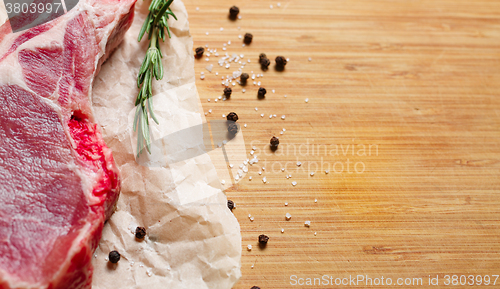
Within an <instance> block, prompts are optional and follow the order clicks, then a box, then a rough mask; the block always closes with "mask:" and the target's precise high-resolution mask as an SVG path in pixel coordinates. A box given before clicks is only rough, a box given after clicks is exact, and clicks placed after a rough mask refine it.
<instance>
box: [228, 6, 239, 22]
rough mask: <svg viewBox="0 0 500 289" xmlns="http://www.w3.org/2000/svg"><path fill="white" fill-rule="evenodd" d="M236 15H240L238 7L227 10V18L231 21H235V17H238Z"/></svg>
mask: <svg viewBox="0 0 500 289" xmlns="http://www.w3.org/2000/svg"><path fill="white" fill-rule="evenodd" d="M238 13H240V9H239V8H238V7H236V6H233V7H231V8H229V17H231V19H235V18H236V16H238Z"/></svg>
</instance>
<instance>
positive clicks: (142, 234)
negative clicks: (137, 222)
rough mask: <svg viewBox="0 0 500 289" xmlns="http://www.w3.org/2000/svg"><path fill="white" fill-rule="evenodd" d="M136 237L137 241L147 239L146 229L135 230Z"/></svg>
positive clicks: (138, 228)
mask: <svg viewBox="0 0 500 289" xmlns="http://www.w3.org/2000/svg"><path fill="white" fill-rule="evenodd" d="M135 237H136V238H137V239H144V237H146V228H144V227H137V228H135Z"/></svg>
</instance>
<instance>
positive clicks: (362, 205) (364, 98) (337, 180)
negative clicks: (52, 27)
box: [184, 0, 500, 289]
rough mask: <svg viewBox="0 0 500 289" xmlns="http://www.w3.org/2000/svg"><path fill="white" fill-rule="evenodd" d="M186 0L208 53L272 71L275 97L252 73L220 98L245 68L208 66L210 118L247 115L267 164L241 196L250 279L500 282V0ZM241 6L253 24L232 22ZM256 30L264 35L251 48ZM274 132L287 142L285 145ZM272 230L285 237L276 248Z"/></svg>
mask: <svg viewBox="0 0 500 289" xmlns="http://www.w3.org/2000/svg"><path fill="white" fill-rule="evenodd" d="M278 1H279V2H280V4H278ZM184 2H185V4H186V6H187V9H188V12H189V21H190V28H191V33H192V36H193V38H194V45H195V47H198V46H205V45H206V44H208V46H209V48H210V49H214V48H217V52H218V53H219V54H220V55H223V53H225V52H228V53H229V55H232V54H233V53H237V54H244V58H243V61H247V59H250V60H251V62H250V63H247V64H246V66H245V68H244V69H243V71H244V72H248V73H250V72H251V71H253V73H254V74H260V73H263V74H264V76H263V77H262V78H260V77H259V78H256V79H255V81H257V82H261V86H262V87H265V88H266V89H267V91H268V93H267V95H266V98H265V100H258V99H257V88H258V85H253V84H252V82H250V83H249V84H248V85H247V86H246V87H245V89H246V92H245V93H243V92H242V89H243V87H241V86H240V85H238V84H236V85H235V86H232V85H231V87H232V88H233V94H232V97H231V99H230V100H228V101H218V102H217V103H215V102H214V99H215V98H216V97H217V96H219V95H221V94H222V90H223V86H222V84H221V81H222V80H221V76H222V75H224V76H226V75H228V74H230V73H232V71H234V70H236V69H237V68H238V66H236V64H233V65H232V67H231V68H229V69H226V68H224V67H221V66H219V65H218V64H217V61H218V59H220V58H221V56H219V57H214V55H211V56H210V57H209V61H206V60H205V57H203V58H202V59H199V60H197V61H196V64H195V70H196V78H197V79H196V83H197V87H198V90H199V94H200V97H201V101H202V104H203V108H204V110H205V111H206V112H208V111H209V109H211V110H212V113H211V114H208V115H207V119H209V120H211V119H222V114H227V113H228V112H230V111H234V112H236V113H237V114H238V115H239V117H240V120H239V121H238V122H239V123H240V124H242V125H243V124H247V127H246V128H243V132H244V137H245V142H246V149H247V151H248V152H250V151H251V148H252V147H253V146H256V147H257V151H256V154H257V155H259V159H260V162H259V164H258V165H254V166H252V167H250V171H249V174H248V175H247V177H245V179H244V180H243V181H241V182H239V183H238V184H237V185H236V186H234V187H232V188H230V189H228V190H226V193H227V196H228V198H229V199H232V200H234V202H235V203H236V206H237V208H236V209H235V210H234V214H235V216H236V217H237V218H238V220H239V222H240V225H241V233H242V238H243V244H242V250H243V254H242V275H243V276H242V278H241V280H240V282H239V283H238V284H237V285H236V286H235V287H234V288H235V289H244V288H250V287H252V286H259V287H261V288H333V287H335V284H333V286H331V285H329V286H326V285H325V284H324V282H326V281H325V279H320V280H321V282H323V283H322V284H323V285H318V281H319V280H316V286H306V285H303V286H301V285H298V283H299V282H301V280H300V279H299V278H303V279H302V281H303V282H304V283H305V282H307V279H306V278H324V277H323V276H324V275H326V276H327V277H326V279H328V282H331V283H335V281H337V283H338V282H344V283H345V282H349V284H348V285H345V284H344V287H359V288H361V287H362V288H369V287H371V286H369V283H368V281H365V282H364V283H363V282H357V283H352V281H351V280H349V279H348V278H349V276H351V277H352V278H357V277H356V276H357V275H363V276H364V278H365V280H366V277H368V278H372V279H373V280H372V282H377V281H376V280H375V279H376V278H378V282H381V281H382V280H381V277H384V281H383V282H387V278H391V282H392V284H396V283H397V282H413V283H411V285H410V286H406V288H408V287H417V284H416V283H415V282H422V285H419V286H418V287H422V288H425V287H429V275H430V276H431V277H432V278H435V277H436V276H437V277H438V280H437V281H438V282H439V285H441V286H443V285H444V284H445V282H450V283H453V282H454V283H455V284H459V283H457V282H460V280H461V281H462V284H463V283H464V280H466V281H465V282H466V283H468V284H474V285H479V281H480V280H481V281H482V283H483V284H485V281H486V280H487V279H488V278H489V279H490V286H491V285H492V284H493V282H494V281H495V277H494V276H493V275H499V274H500V253H499V252H500V222H499V219H500V194H499V193H500V191H499V185H500V178H499V172H500V171H499V169H500V162H499V159H500V116H499V113H500V95H499V94H500V73H499V72H500V66H499V65H500V22H499V20H498V19H499V18H500V2H499V1H486V0H474V1H464V0H426V1H423V0H422V1H418V0H400V1H396V0H386V1H381V0H351V1H346V0H316V1H298V0H276V1H267V0H266V1H264V0H247V1H242V0H233V1H226V0H213V1H195V0H185V1H184ZM232 5H237V6H238V7H239V8H240V11H241V12H240V15H241V17H242V18H241V19H240V20H237V21H231V20H230V19H229V18H228V10H229V7H230V6H232ZM270 5H272V6H273V7H272V8H271V7H270ZM221 28H223V30H221ZM246 32H250V33H252V34H253V36H254V38H253V42H252V44H251V45H249V46H246V47H242V40H241V39H239V38H238V36H239V35H243V34H244V33H246ZM229 40H230V41H231V44H230V45H229V44H227V43H228V41H229ZM224 43H226V45H227V46H226V49H227V50H226V51H224V50H223V47H224V46H223V44H224ZM262 52H264V53H266V54H267V55H268V57H269V58H270V59H271V61H272V65H271V69H269V70H268V71H265V72H263V71H262V70H261V69H260V68H259V66H258V64H257V60H258V55H259V53H262ZM212 54H213V53H212ZM278 55H283V56H285V57H288V58H290V61H289V63H288V64H287V66H286V69H285V71H283V72H279V71H276V70H275V69H274V67H273V66H274V58H275V57H276V56H278ZM208 64H213V65H214V69H213V71H212V73H210V72H208V71H207V70H206V69H205V67H206V66H207V65H208ZM201 72H204V75H205V79H204V80H201V79H200V74H201ZM215 72H218V75H215ZM250 75H251V73H250ZM273 90H274V92H273ZM285 95H286V96H287V97H286V98H285ZM208 98H210V99H211V102H208V101H207V99H208ZM307 98H308V99H309V102H308V103H306V101H305V100H306V99H307ZM255 107H257V108H258V111H256V110H255ZM261 114H264V117H261ZM273 114H276V115H277V117H276V118H274V117H273V118H272V119H269V115H273ZM282 115H285V116H286V117H285V120H282V119H281V116H282ZM283 128H285V129H286V131H285V132H284V133H283V135H280V131H282V129H283ZM273 135H276V136H279V137H280V146H279V149H278V151H276V152H274V153H271V152H270V150H269V147H268V146H267V144H268V143H269V139H270V138H271V137H272V136H273ZM298 161H300V162H301V163H302V165H301V166H300V167H298V166H297V165H296V163H297V162H298ZM285 166H286V171H285V172H282V171H281V170H280V168H281V167H285ZM261 167H265V171H264V172H263V174H262V175H259V174H258V172H259V171H260V170H261ZM325 170H329V173H328V174H326V173H325ZM311 172H314V173H315V174H314V176H311V175H310V173H311ZM289 174H291V175H292V178H291V179H287V178H286V176H287V175H289ZM248 176H252V177H253V180H251V181H249V180H248ZM263 176H266V178H267V183H264V182H263V181H262V178H263ZM292 181H296V182H297V184H296V186H293V185H292ZM286 202H287V203H288V206H285V203H286ZM286 213H290V214H291V215H292V218H291V220H289V221H286V220H285V214H286ZM249 215H251V216H253V217H254V221H253V222H252V221H250V219H249V217H248V216H249ZM307 220H309V221H310V222H311V224H310V227H306V226H305V225H304V222H305V221H307ZM282 229H284V233H282V232H281V230H282ZM260 234H266V235H268V236H269V237H270V240H269V243H268V244H267V247H266V248H265V249H260V248H259V246H258V245H257V238H258V236H259V235H260ZM248 244H251V245H252V246H253V249H252V250H251V251H247V249H246V246H247V245H248ZM294 275H295V276H296V277H294ZM446 275H449V277H446ZM453 275H457V277H456V278H455V277H453ZM462 275H464V277H461V276H462ZM469 275H473V278H470V277H469ZM478 275H479V276H481V279H480V278H479V277H477V276H478ZM485 275H488V276H489V277H485ZM330 277H332V279H330ZM336 278H340V279H336ZM342 278H347V279H342ZM399 278H402V279H399ZM407 278H409V279H407ZM414 278H416V279H414ZM420 278H421V279H420ZM460 278H461V279H460ZM464 278H465V279H464ZM448 279H449V281H447V280H448ZM454 279H456V280H457V281H456V282H455V281H454ZM472 279H473V281H471V280H472ZM339 280H340V281H339ZM434 280H435V279H434ZM434 280H433V282H435V281H434ZM312 281H313V279H311V282H312ZM471 282H473V283H471ZM294 284H297V285H294ZM383 284H386V283H383ZM408 284H409V283H408ZM408 284H407V285H408ZM499 284H500V278H499V280H496V285H497V286H499ZM374 287H378V288H380V287H385V286H382V285H379V286H374ZM434 287H436V286H434Z"/></svg>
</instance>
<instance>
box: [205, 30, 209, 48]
mask: <svg viewBox="0 0 500 289" xmlns="http://www.w3.org/2000/svg"><path fill="white" fill-rule="evenodd" d="M205 34H206V35H208V32H205ZM207 47H208V46H207Z"/></svg>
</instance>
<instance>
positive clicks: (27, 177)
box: [0, 0, 136, 289]
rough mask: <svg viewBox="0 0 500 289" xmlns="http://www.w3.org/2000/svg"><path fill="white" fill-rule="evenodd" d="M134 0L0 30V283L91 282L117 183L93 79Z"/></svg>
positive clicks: (91, 1)
mask: <svg viewBox="0 0 500 289" xmlns="http://www.w3.org/2000/svg"><path fill="white" fill-rule="evenodd" d="M135 1H136V0H100V1H98V0H80V3H79V4H78V6H77V7H75V8H73V9H72V10H71V11H69V12H68V13H67V14H65V15H63V16H61V17H59V18H57V19H55V20H53V21H51V22H48V23H45V24H43V25H40V26H37V27H34V28H32V29H30V30H26V31H23V32H19V33H15V34H13V33H9V31H10V25H9V24H8V23H6V24H5V25H3V26H2V27H0V289H6V288H51V289H56V288H65V289H73V288H90V287H91V278H92V267H91V257H92V254H93V252H94V250H95V248H96V246H97V244H98V242H99V239H100V237H101V231H102V228H103V225H104V221H105V220H106V219H107V218H108V217H109V216H110V215H111V214H112V212H113V210H114V206H115V202H116V200H117V198H118V194H119V190H120V179H119V174H118V170H117V168H116V166H115V163H114V160H113V157H112V154H111V151H110V149H109V148H108V147H107V146H106V144H105V143H104V141H103V139H102V136H101V132H100V127H99V126H98V125H97V124H96V122H95V120H94V116H93V113H92V107H91V92H92V82H93V79H94V76H95V75H96V74H97V73H98V71H99V68H100V65H101V64H102V62H104V60H105V59H106V57H107V55H108V54H109V53H110V52H111V51H112V50H113V49H114V48H116V46H117V45H118V44H119V43H120V41H121V40H122V39H123V36H124V34H125V32H126V30H127V29H128V28H129V27H130V25H131V22H132V19H133V6H134V4H135Z"/></svg>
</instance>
